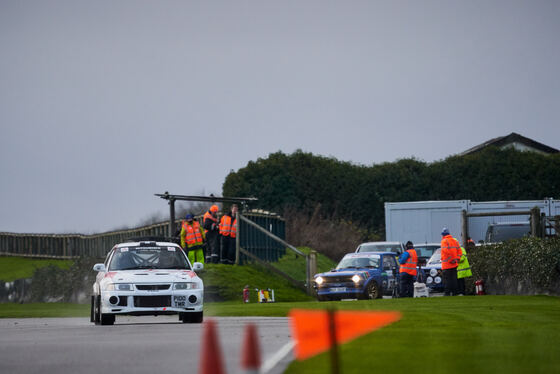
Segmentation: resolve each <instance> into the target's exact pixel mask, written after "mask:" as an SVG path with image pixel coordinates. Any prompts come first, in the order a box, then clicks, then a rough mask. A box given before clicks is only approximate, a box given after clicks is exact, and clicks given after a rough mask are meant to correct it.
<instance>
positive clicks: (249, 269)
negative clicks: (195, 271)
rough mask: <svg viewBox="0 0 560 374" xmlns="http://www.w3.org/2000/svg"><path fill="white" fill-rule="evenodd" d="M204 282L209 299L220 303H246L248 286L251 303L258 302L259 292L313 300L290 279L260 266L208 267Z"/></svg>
mask: <svg viewBox="0 0 560 374" xmlns="http://www.w3.org/2000/svg"><path fill="white" fill-rule="evenodd" d="M199 276H200V277H201V278H202V280H203V281H204V289H205V292H206V293H207V298H213V299H215V300H217V301H223V300H229V301H238V302H241V301H242V300H243V288H244V287H245V286H246V285H248V286H249V289H250V300H251V302H256V301H257V293H256V291H255V288H258V289H267V288H270V289H273V290H274V295H275V299H276V300H277V301H306V300H312V298H311V297H310V296H307V295H306V294H305V293H304V292H303V291H302V290H300V289H299V288H295V287H294V286H292V285H291V284H290V283H289V282H288V281H287V280H284V279H283V278H281V277H279V276H278V275H276V274H275V273H271V272H270V271H269V270H266V269H264V268H262V267H259V266H237V265H234V266H232V265H222V264H206V265H205V267H204V270H203V271H202V272H200V273H199Z"/></svg>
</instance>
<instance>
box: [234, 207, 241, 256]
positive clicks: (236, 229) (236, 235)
mask: <svg viewBox="0 0 560 374" xmlns="http://www.w3.org/2000/svg"><path fill="white" fill-rule="evenodd" d="M240 234H241V233H240V232H239V211H236V212H235V265H239V235H240Z"/></svg>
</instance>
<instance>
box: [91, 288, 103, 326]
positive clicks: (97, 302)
mask: <svg viewBox="0 0 560 374" xmlns="http://www.w3.org/2000/svg"><path fill="white" fill-rule="evenodd" d="M93 322H94V323H95V324H96V325H99V324H100V323H101V296H100V295H97V296H94V297H93Z"/></svg>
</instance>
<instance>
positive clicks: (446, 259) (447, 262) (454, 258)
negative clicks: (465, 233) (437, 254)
mask: <svg viewBox="0 0 560 374" xmlns="http://www.w3.org/2000/svg"><path fill="white" fill-rule="evenodd" d="M441 236H442V238H441V270H442V272H443V288H444V295H445V296H452V295H457V265H458V263H459V256H460V255H459V253H461V247H460V245H459V242H458V241H457V240H455V239H454V238H453V237H452V236H451V235H450V233H449V230H448V229H447V228H445V227H444V228H443V229H442V230H441Z"/></svg>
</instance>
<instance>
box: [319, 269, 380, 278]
mask: <svg viewBox="0 0 560 374" xmlns="http://www.w3.org/2000/svg"><path fill="white" fill-rule="evenodd" d="M372 270H375V269H370V268H357V269H348V270H341V271H328V272H326V273H321V274H317V276H319V275H320V276H322V277H340V276H350V275H354V274H356V273H363V272H368V273H369V272H371V271H372Z"/></svg>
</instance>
